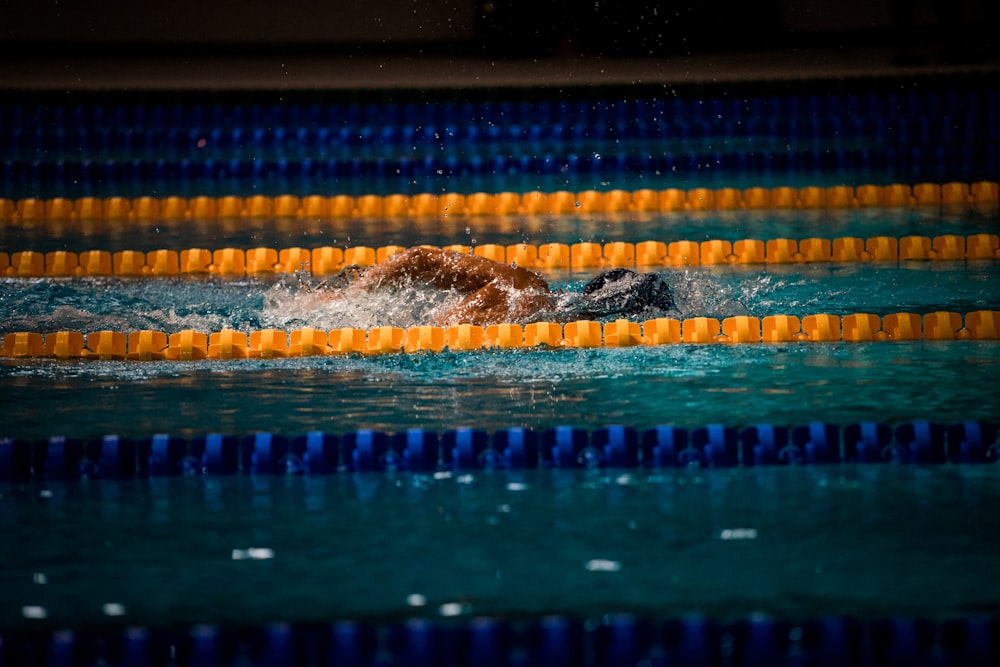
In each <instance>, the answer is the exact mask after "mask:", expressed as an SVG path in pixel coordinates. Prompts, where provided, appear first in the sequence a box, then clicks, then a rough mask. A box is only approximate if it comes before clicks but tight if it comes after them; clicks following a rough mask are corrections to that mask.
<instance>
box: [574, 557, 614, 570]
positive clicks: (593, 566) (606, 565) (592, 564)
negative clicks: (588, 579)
mask: <svg viewBox="0 0 1000 667" xmlns="http://www.w3.org/2000/svg"><path fill="white" fill-rule="evenodd" d="M583 567H584V568H586V569H587V570H589V571H590V572H620V571H621V569H622V564H621V561H617V560H607V559H606V558H594V559H592V560H588V561H587V562H586V563H584V564H583Z"/></svg>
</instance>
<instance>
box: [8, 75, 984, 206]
mask: <svg viewBox="0 0 1000 667" xmlns="http://www.w3.org/2000/svg"><path fill="white" fill-rule="evenodd" d="M611 94H612V93H610V92H608V91H603V92H601V93H599V94H598V96H595V97H590V98H584V99H579V100H575V101H573V100H571V101H566V100H552V99H543V98H539V99H534V100H532V101H531V102H523V101H522V102H506V101H479V102H468V103H454V102H426V103H420V104H403V103H396V102H391V101H386V100H383V101H381V102H375V103H369V104H358V103H353V104H352V103H346V104H338V103H325V104H324V103H319V104H300V103H295V102H285V103H276V104H273V105H260V104H245V103H242V102H240V101H232V100H231V99H230V100H228V101H222V102H219V103H216V104H211V105H207V104H204V103H201V102H200V101H198V102H196V101H186V102H171V103H167V104H159V103H157V102H156V101H154V100H153V99H152V98H149V97H148V96H146V97H144V96H138V97H127V98H125V99H124V101H121V102H120V103H117V104H113V105H109V104H105V103H102V102H101V98H100V97H97V98H88V97H87V96H84V97H83V98H81V99H76V100H75V101H72V102H69V103H67V102H65V101H62V100H42V99H39V100H36V101H35V102H34V103H23V102H22V101H20V100H18V102H15V103H11V102H8V103H6V104H3V103H0V127H4V128H5V132H4V133H2V134H0V156H2V158H3V159H2V161H0V194H3V196H6V197H10V198H18V197H20V196H22V195H24V194H25V193H29V192H30V193H31V194H32V195H37V194H38V193H39V192H45V193H47V194H55V193H58V194H61V195H64V196H87V195H90V194H94V193H95V192H98V191H99V192H103V193H107V192H114V193H117V194H122V195H129V194H136V195H138V194H147V193H148V192H149V191H150V190H151V189H155V190H156V191H157V192H173V193H174V194H181V195H187V194H193V193H194V192H195V191H198V192H201V193H203V194H220V193H223V192H231V191H233V189H234V188H236V189H242V188H245V187H247V184H248V183H249V182H253V183H254V184H255V185H257V186H261V188H263V190H261V189H260V188H258V187H255V188H254V189H255V190H256V191H267V192H269V193H271V194H275V193H279V191H282V192H283V191H287V190H288V189H289V188H290V187H292V186H295V187H297V188H302V190H301V191H299V192H296V194H304V193H307V192H312V191H317V188H318V189H319V191H322V190H326V189H328V187H327V186H328V184H329V183H331V182H334V181H336V182H342V181H344V180H349V181H365V182H368V181H374V182H379V183H384V185H385V186H386V187H389V188H390V189H394V190H399V191H403V192H410V191H411V190H410V189H409V188H412V187H417V188H418V189H417V190H412V191H413V192H416V191H420V189H421V188H422V189H426V188H427V187H429V186H432V185H434V184H435V183H438V182H439V181H441V180H442V179H448V178H450V177H456V176H462V177H463V178H473V179H480V178H483V179H485V178H489V177H494V176H496V175H498V174H502V175H507V176H510V175H511V174H519V175H522V176H534V177H542V176H545V177H551V178H555V177H559V178H563V177H565V176H566V175H567V174H569V175H574V176H588V175H590V176H593V175H601V174H603V175H610V174H615V175H624V174H634V175H648V174H653V173H656V172H659V173H661V174H665V175H669V176H671V177H677V176H679V175H680V176H683V175H688V176H698V175H700V173H701V172H702V171H704V170H705V169H710V170H711V171H713V172H721V173H733V172H736V173H745V172H747V171H763V172H768V173H770V172H774V173H794V174H810V173H816V172H822V173H829V172H830V171H831V170H835V171H840V172H853V171H857V170H873V171H878V172H880V173H887V172H891V173H896V174H898V175H905V176H906V177H907V178H909V179H911V180H913V179H915V180H928V179H929V180H949V179H959V180H979V179H981V178H990V177H994V178H995V176H996V173H997V171H998V168H1000V134H998V132H1000V130H998V129H997V128H1000V92H998V91H997V90H996V89H995V87H993V86H992V84H991V83H986V85H985V86H984V87H982V89H977V90H950V91H941V92H926V93H908V94H902V95H901V94H897V93H891V92H889V93H887V92H871V93H856V92H846V93H835V94H823V95H815V94H795V93H787V94H783V95H764V96H762V95H731V96H729V97H718V96H712V95H708V96H701V95H694V96H690V97H673V98H670V97H664V96H663V94H662V91H653V90H645V91H633V92H631V93H629V94H628V95H623V96H622V98H615V99H610V100H609V99H607V97H606V96H607V95H611ZM602 95H603V96H604V97H601V96H602ZM720 146H722V147H723V148H722V149H721V150H720V148H719V147H720ZM897 178H898V176H897ZM414 181H416V183H415V184H414ZM397 182H398V184H399V185H401V186H402V185H405V186H406V187H402V188H401V187H398V186H397V187H392V186H391V183H397ZM206 188H207V191H206V190H205V189H206ZM431 189H434V190H436V189H437V188H431Z"/></svg>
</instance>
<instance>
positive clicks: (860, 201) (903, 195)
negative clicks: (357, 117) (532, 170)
mask: <svg viewBox="0 0 1000 667" xmlns="http://www.w3.org/2000/svg"><path fill="white" fill-rule="evenodd" d="M998 203H1000V193H998V184H997V182H995V181H977V182H974V183H961V182H949V183H943V184H938V183H917V184H914V185H909V184H905V183H893V184H889V185H873V184H862V185H858V186H851V185H835V186H831V187H819V186H807V187H802V188H794V187H790V186H782V187H775V188H763V187H751V188H746V189H743V190H740V189H736V188H718V189H710V188H693V189H688V190H684V189H679V188H667V189H664V190H653V189H639V190H633V191H628V190H609V191H598V190H584V191H582V192H570V191H566V190H562V191H556V192H547V193H546V192H537V191H533V192H526V193H523V194H520V193H517V192H498V193H488V192H474V193H468V194H463V193H445V194H433V193H420V194H414V195H407V194H390V195H375V194H368V195H361V196H357V197H354V196H351V195H333V196H325V195H310V196H305V197H298V196H295V195H278V196H274V197H271V196H267V195H254V196H251V197H240V196H236V195H232V196H222V197H210V196H200V197H193V198H190V199H188V198H184V197H163V198H158V197H136V198H133V199H130V198H127V197H105V198H101V197H82V198H79V199H69V198H62V197H56V198H51V199H44V198H24V199H18V200H12V199H0V223H4V224H10V223H18V224H34V223H39V222H45V221H68V220H103V221H122V220H134V221H145V222H156V221H172V220H215V219H259V218H297V219H336V218H403V217H406V218H422V217H462V216H512V215H528V216H530V215H584V214H597V213H656V212H659V213H671V212H683V211H713V210H739V209H852V208H869V207H887V208H900V207H909V206H921V207H933V206H938V207H956V206H962V207H974V208H984V207H985V208H988V209H992V208H996V207H997V205H998Z"/></svg>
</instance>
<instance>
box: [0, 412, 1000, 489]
mask: <svg viewBox="0 0 1000 667" xmlns="http://www.w3.org/2000/svg"><path fill="white" fill-rule="evenodd" d="M998 432H1000V431H998V427H997V424H995V423H991V422H985V421H975V420H967V421H964V422H959V423H948V424H945V423H940V422H933V421H925V420H919V421H912V422H903V423H900V424H895V425H893V424H888V423H882V422H874V421H864V422H857V423H847V424H843V425H839V424H831V423H824V422H812V423H809V424H801V425H791V426H788V425H779V424H767V423H762V424H755V425H752V426H744V427H736V426H725V425H722V424H709V425H707V426H697V427H693V428H684V427H679V426H673V425H669V424H661V425H658V426H653V427H651V428H633V427H629V426H622V425H612V426H606V427H603V428H593V429H587V428H577V427H573V426H556V427H553V428H544V429H530V428H521V427H508V428H502V429H500V430H497V431H494V432H488V431H486V430H483V429H475V428H468V427H459V428H454V429H448V430H445V431H440V432H439V431H435V430H430V429H421V428H411V429H407V430H403V431H399V432H395V433H393V432H386V431H378V430H367V429H362V430H358V431H351V432H347V433H343V434H336V433H330V432H324V431H310V432H308V433H304V434H282V433H270V432H258V433H253V434H249V435H234V434H226V433H208V434H203V435H195V436H193V437H182V436H178V435H170V434H165V433H159V434H155V435H152V436H145V437H136V438H131V437H127V436H121V435H117V434H116V435H105V436H103V437H99V438H67V437H64V436H61V435H55V436H51V437H49V438H48V439H27V438H9V437H0V481H8V482H29V481H31V480H38V481H48V480H66V479H85V478H108V479H132V478H147V477H169V476H176V475H184V474H187V475H191V474H196V475H219V474H223V475H224V474H230V475H231V474H244V475H288V474H320V475H321V474H330V473H343V472H376V471H391V470H408V471H414V472H440V471H449V470H455V471H467V470H469V471H471V470H483V469H491V468H493V469H537V468H566V469H579V468H622V469H636V468H654V469H655V468H691V467H695V468H728V467H740V466H772V465H796V464H836V463H882V462H886V461H892V462H896V463H916V464H942V463H989V462H996V461H997V460H1000V441H998Z"/></svg>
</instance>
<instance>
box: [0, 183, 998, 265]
mask: <svg viewBox="0 0 1000 667" xmlns="http://www.w3.org/2000/svg"><path fill="white" fill-rule="evenodd" d="M859 183H860V182H859ZM759 184H760V183H759V182H754V183H751V184H750V185H754V186H757V185H759ZM724 185H725V186H726V187H732V186H733V185H734V184H732V183H726V184H724ZM781 185H786V183H784V182H782V183H781ZM664 187H687V186H686V185H682V184H678V183H670V184H665V185H664ZM531 189H532V187H529V188H528V190H529V191H530V190H531ZM569 189H570V190H571V191H577V189H576V188H569ZM444 201H445V203H447V200H444ZM443 206H444V203H443V204H442V207H443ZM998 226H1000V223H998V219H997V212H996V210H992V211H990V210H980V211H971V210H963V209H962V208H961V207H959V208H945V209H943V210H942V209H940V208H937V207H933V206H931V207H916V208H898V209H882V208H871V209H858V210H849V209H843V210H778V211H767V210H760V211H757V210H746V211H692V212H685V213H667V214H661V213H627V214H626V213H623V214H592V215H578V216H568V215H559V216H552V215H539V216H520V215H513V216H502V217H495V216H464V215H452V216H448V217H443V218H440V219H439V218H435V217H424V218H406V217H400V218H392V219H388V220H386V219H381V218H350V219H347V218H338V219H332V220H320V219H303V220H298V219H278V220H272V219H267V218H261V219H248V220H240V219H223V220H184V221H159V222H156V223H152V222H135V221H125V220H121V221H106V222H105V221H55V222H37V223H30V224H16V225H0V248H2V249H3V250H4V251H6V252H17V251H21V250H35V251H38V252H49V251H52V250H71V251H74V252H82V251H85V250H108V251H111V252H116V251H119V250H142V251H150V250H159V249H161V248H168V249H171V250H183V249H185V248H198V247H201V248H209V249H212V250H215V249H218V248H224V247H236V248H255V247H260V246H269V247H273V248H276V249H281V248H288V247H304V248H314V247H321V246H327V245H330V246H336V247H350V246H354V245H369V246H375V247H377V246H381V245H402V246H410V245H417V244H421V243H429V244H433V245H441V246H444V245H451V244H455V243H461V244H464V245H477V244H484V243H500V244H514V243H533V244H542V243H578V242H580V241H589V242H600V243H609V242H613V241H625V242H630V243H635V242H639V241H647V240H654V241H663V242H670V241H676V240H691V241H704V240H708V239H724V240H728V241H738V240H740V239H746V238H752V239H761V240H767V239H772V238H793V239H801V238H810V237H820V238H836V237H838V236H859V237H862V238H867V237H870V236H879V235H886V236H894V237H902V236H907V235H923V236H938V235H941V234H958V235H961V236H968V235H970V234H984V233H986V234H995V233H996V230H997V228H998Z"/></svg>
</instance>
